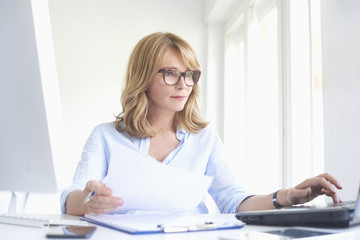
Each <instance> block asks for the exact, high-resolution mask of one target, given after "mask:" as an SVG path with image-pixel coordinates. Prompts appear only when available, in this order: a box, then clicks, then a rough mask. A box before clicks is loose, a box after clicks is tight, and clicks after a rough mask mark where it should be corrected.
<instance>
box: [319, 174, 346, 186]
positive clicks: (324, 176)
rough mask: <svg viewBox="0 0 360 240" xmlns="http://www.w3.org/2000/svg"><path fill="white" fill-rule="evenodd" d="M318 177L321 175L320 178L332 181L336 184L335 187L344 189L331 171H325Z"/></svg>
mask: <svg viewBox="0 0 360 240" xmlns="http://www.w3.org/2000/svg"><path fill="white" fill-rule="evenodd" d="M317 177H320V178H325V179H326V180H327V181H329V182H331V183H332V184H333V185H335V187H336V188H337V189H342V186H341V184H340V182H339V181H338V180H337V179H336V178H334V177H333V176H332V175H330V174H329V173H323V174H320V175H319V176H317Z"/></svg>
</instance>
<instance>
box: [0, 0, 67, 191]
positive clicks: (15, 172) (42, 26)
mask: <svg viewBox="0 0 360 240" xmlns="http://www.w3.org/2000/svg"><path fill="white" fill-rule="evenodd" d="M0 35H1V37H0V112H1V120H0V191H12V192H15V191H19V192H37V193H55V192H56V191H58V184H57V178H56V171H55V169H56V166H57V164H59V163H60V161H61V158H62V155H63V153H64V140H65V137H64V136H65V133H64V124H63V119H62V109H61V101H60V92H59V86H58V78H57V71H56V63H55V54H54V47H53V39H52V32H51V24H50V14H49V6H48V1H29V0H17V1H13V0H2V1H1V3H0Z"/></svg>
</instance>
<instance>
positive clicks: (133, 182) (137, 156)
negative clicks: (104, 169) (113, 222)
mask: <svg viewBox="0 0 360 240" xmlns="http://www.w3.org/2000/svg"><path fill="white" fill-rule="evenodd" d="M211 181H212V178H211V177H208V176H204V175H200V174H197V173H192V172H188V171H185V170H182V169H177V168H174V167H171V166H167V165H164V164H161V163H160V162H158V161H156V160H155V159H153V158H150V157H147V156H145V155H144V154H142V153H140V152H139V151H136V150H134V149H131V148H129V147H126V146H124V145H117V146H116V148H114V149H113V150H112V153H111V158H110V166H109V171H108V175H107V176H106V182H105V184H106V186H108V187H110V188H111V189H112V190H113V195H114V196H118V197H120V198H122V199H123V202H124V204H123V205H122V206H120V207H119V208H118V209H117V210H116V211H115V212H118V213H119V212H128V211H132V210H145V211H154V212H158V211H159V212H187V211H193V210H194V209H195V208H196V207H197V205H198V204H199V203H200V202H201V200H202V199H203V198H204V196H205V193H206V192H207V190H208V188H209V186H210V183H211Z"/></svg>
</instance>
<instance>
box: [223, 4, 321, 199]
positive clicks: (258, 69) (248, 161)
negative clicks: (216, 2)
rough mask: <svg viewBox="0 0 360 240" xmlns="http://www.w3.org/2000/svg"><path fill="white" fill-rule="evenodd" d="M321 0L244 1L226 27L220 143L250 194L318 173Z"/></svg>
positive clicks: (319, 146)
mask: <svg viewBox="0 0 360 240" xmlns="http://www.w3.org/2000/svg"><path fill="white" fill-rule="evenodd" d="M320 56H321V37H320V1H319V0H316V1H285V0H283V1H281V0H277V1H276V0H259V1H245V2H243V4H241V5H240V6H239V8H238V9H237V10H236V13H235V14H234V15H233V16H232V17H230V18H229V20H228V21H227V22H226V24H225V83H224V91H225V94H224V139H223V140H224V145H225V147H226V149H227V152H228V154H229V159H230V161H231V162H230V165H231V167H232V168H233V169H236V172H237V173H238V176H239V178H240V181H241V182H242V184H243V185H244V186H246V187H248V188H249V189H250V190H251V191H254V192H257V193H267V192H270V191H274V190H276V189H278V188H282V187H289V186H293V185H295V184H297V183H299V181H302V180H304V178H306V177H309V176H313V175H314V174H316V173H318V172H322V171H323V154H322V151H323V147H322V136H323V134H322V110H321V109H322V101H321V99H322V95H321V57H320Z"/></svg>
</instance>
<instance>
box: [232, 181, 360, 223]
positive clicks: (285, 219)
mask: <svg viewBox="0 0 360 240" xmlns="http://www.w3.org/2000/svg"><path fill="white" fill-rule="evenodd" d="M235 216H236V218H237V219H239V220H241V221H243V222H244V223H246V224H256V225H272V226H311V227H350V226H352V225H356V224H360V188H359V191H358V196H357V200H356V202H345V203H340V204H331V205H328V206H323V207H314V206H294V207H290V208H281V209H273V210H263V211H247V212H240V213H237V214H236V215H235Z"/></svg>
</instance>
